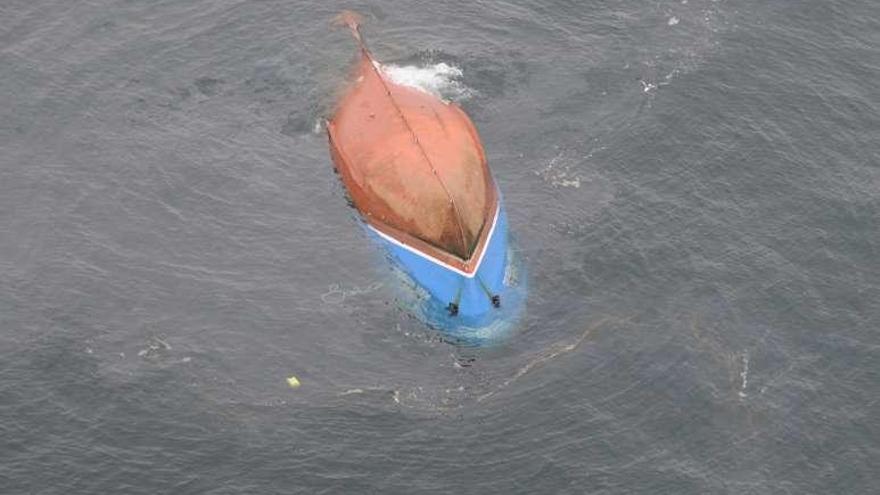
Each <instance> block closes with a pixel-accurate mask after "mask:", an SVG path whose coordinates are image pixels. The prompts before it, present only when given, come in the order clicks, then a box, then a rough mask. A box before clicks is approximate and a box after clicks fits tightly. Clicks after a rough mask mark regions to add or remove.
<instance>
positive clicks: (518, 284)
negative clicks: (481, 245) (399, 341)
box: [367, 204, 525, 345]
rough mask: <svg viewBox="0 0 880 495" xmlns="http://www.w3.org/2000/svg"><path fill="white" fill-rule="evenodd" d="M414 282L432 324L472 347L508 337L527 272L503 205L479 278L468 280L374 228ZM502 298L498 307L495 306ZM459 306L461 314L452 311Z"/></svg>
mask: <svg viewBox="0 0 880 495" xmlns="http://www.w3.org/2000/svg"><path fill="white" fill-rule="evenodd" d="M367 230H368V232H370V234H371V237H372V238H373V239H375V240H376V242H378V243H379V244H380V245H381V246H382V247H383V248H384V249H385V251H386V252H387V253H388V256H389V258H390V259H391V261H392V263H393V264H395V265H397V266H398V267H399V268H400V269H401V271H402V272H404V274H405V275H407V277H408V278H409V279H410V280H411V282H412V283H413V284H414V285H416V286H418V287H419V288H421V289H422V290H423V292H424V294H423V297H422V299H423V300H422V301H421V304H420V306H421V308H420V310H421V313H422V316H423V317H424V318H425V319H426V322H427V323H428V324H429V325H431V326H433V327H435V328H438V329H440V330H442V331H444V332H446V333H447V334H449V335H451V336H453V337H456V338H457V339H460V340H462V341H464V342H466V343H472V344H478V345H479V344H482V343H486V342H487V341H491V340H497V339H498V338H500V337H501V336H503V334H505V333H506V332H507V331H508V330H509V327H510V326H511V325H512V323H513V320H515V318H516V316H517V315H518V314H519V309H520V307H521V306H522V302H523V299H524V297H523V296H524V291H525V280H524V277H523V276H522V273H521V267H520V266H519V264H518V263H517V262H516V260H515V259H514V258H515V257H514V256H513V254H512V251H511V250H510V249H509V246H508V233H507V214H506V213H505V211H504V207H503V205H502V204H499V208H498V212H497V216H496V218H495V222H494V227H493V229H492V231H491V234H490V238H489V243H488V245H487V246H486V249H485V253H484V254H483V257H482V259H481V261H480V263H479V266H478V268H477V270H476V272H475V273H474V274H471V275H467V274H464V273H463V272H460V271H458V270H456V269H455V268H453V267H450V266H448V265H446V264H444V263H442V262H439V261H438V260H436V259H434V258H431V257H429V256H426V255H424V254H422V253H420V252H418V251H415V250H414V249H412V248H408V247H406V246H403V245H402V244H400V243H399V242H396V241H395V240H393V239H391V238H389V237H387V236H384V235H382V234H380V233H379V232H378V231H376V230H374V229H372V228H368V229H367ZM493 296H497V302H498V306H497V307H496V305H495V304H494V303H493ZM450 303H453V304H454V305H455V307H456V309H457V311H450V308H449V304H450Z"/></svg>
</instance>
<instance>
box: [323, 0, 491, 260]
mask: <svg viewBox="0 0 880 495" xmlns="http://www.w3.org/2000/svg"><path fill="white" fill-rule="evenodd" d="M340 20H341V22H343V23H344V24H346V25H348V27H349V28H350V29H351V31H352V33H353V35H354V37H355V39H356V40H357V42H358V46H359V49H360V59H359V62H358V65H357V67H356V69H355V74H354V81H353V83H352V84H351V85H350V87H349V88H348V90H347V91H346V92H345V93H344V95H343V96H342V98H341V99H340V101H339V103H338V105H337V107H336V110H335V112H334V114H333V116H332V117H331V119H330V120H329V121H328V125H327V132H328V136H329V140H330V154H331V157H332V159H333V162H334V164H335V166H336V169H337V170H338V171H339V173H340V176H341V177H342V181H343V183H344V184H345V187H346V188H347V189H348V191H349V194H350V195H351V198H352V200H353V201H354V205H355V207H356V208H357V209H358V211H359V212H360V213H361V215H362V217H363V218H364V220H365V221H366V222H367V223H369V224H370V225H371V226H373V227H375V228H376V229H378V230H380V231H382V232H384V233H385V234H387V235H389V236H392V237H394V238H395V239H397V240H399V241H400V242H403V243H405V244H407V245H410V246H412V247H414V248H416V249H419V250H420V251H423V252H425V253H426V254H428V255H430V256H433V257H435V258H437V259H440V260H441V261H443V262H445V263H448V264H450V265H453V266H455V267H457V268H459V269H461V270H464V271H466V272H471V271H472V270H473V269H474V266H473V263H474V262H475V261H476V259H478V258H479V253H480V252H481V251H482V249H484V248H485V245H486V241H487V234H488V231H489V226H490V223H491V221H492V218H493V215H494V212H495V208H496V207H497V203H498V198H497V192H496V189H495V185H494V182H493V180H492V176H491V174H490V172H489V168H488V165H487V163H486V155H485V152H484V150H483V147H482V145H481V144H480V139H479V136H478V134H477V131H476V129H475V128H474V125H473V123H472V122H471V120H470V119H469V118H468V116H467V115H466V114H465V113H464V112H463V111H462V110H461V109H460V108H459V107H458V106H457V105H455V104H454V103H448V102H444V101H442V100H441V99H439V98H436V97H434V96H432V95H429V94H427V93H424V92H422V91H419V90H417V89H414V88H409V87H406V86H402V85H399V84H396V83H394V82H393V81H391V80H390V78H388V77H387V76H386V75H385V74H384V73H383V72H382V70H381V68H380V67H381V66H380V65H379V64H378V63H377V62H376V61H375V59H374V58H373V56H372V55H371V54H370V52H369V50H368V49H367V47H366V45H365V43H364V42H363V39H362V37H361V34H360V31H359V29H358V18H357V17H355V15H354V14H351V13H343V14H342V15H341V16H340Z"/></svg>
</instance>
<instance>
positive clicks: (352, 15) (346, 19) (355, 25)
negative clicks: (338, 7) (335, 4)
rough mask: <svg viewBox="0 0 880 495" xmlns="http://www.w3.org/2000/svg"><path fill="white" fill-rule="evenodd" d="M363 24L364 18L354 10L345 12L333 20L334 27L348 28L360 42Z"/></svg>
mask: <svg viewBox="0 0 880 495" xmlns="http://www.w3.org/2000/svg"><path fill="white" fill-rule="evenodd" d="M362 22H364V18H363V16H362V15H360V14H358V13H357V12H355V11H353V10H343V11H342V12H340V13H339V14H337V15H336V17H334V18H333V24H334V25H336V26H347V27H348V29H350V30H351V33H352V35H354V37H355V39H357V40H358V41H360V40H361V33H360V31H359V28H360V25H361V23H362Z"/></svg>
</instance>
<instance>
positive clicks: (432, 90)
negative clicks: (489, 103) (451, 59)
mask: <svg viewBox="0 0 880 495" xmlns="http://www.w3.org/2000/svg"><path fill="white" fill-rule="evenodd" d="M380 69H381V70H382V72H384V73H385V74H386V75H387V76H388V77H389V78H391V80H392V81H394V82H395V83H397V84H400V85H402V86H408V87H410V88H415V89H418V90H420V91H424V92H425V93H429V94H432V95H434V96H437V97H439V98H443V99H445V100H453V101H460V100H463V99H466V98H467V97H468V96H470V94H471V91H470V89H469V88H467V87H466V86H465V85H464V84H463V83H462V82H461V76H462V71H461V69H460V68H458V67H456V66H454V65H449V64H447V63H444V62H440V63H437V64H433V65H426V66H423V67H419V66H415V65H404V66H399V65H394V64H387V65H381V66H380Z"/></svg>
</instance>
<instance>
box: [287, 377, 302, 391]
mask: <svg viewBox="0 0 880 495" xmlns="http://www.w3.org/2000/svg"><path fill="white" fill-rule="evenodd" d="M287 384H288V385H290V388H299V386H300V383H299V378H297V377H295V376H293V375H291V376H289V377H287Z"/></svg>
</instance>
